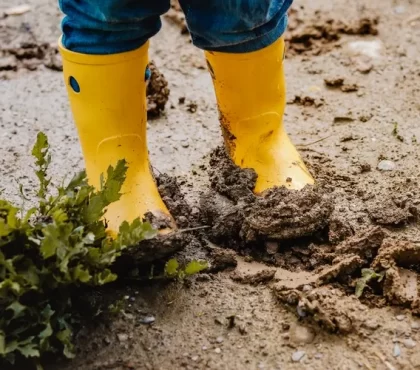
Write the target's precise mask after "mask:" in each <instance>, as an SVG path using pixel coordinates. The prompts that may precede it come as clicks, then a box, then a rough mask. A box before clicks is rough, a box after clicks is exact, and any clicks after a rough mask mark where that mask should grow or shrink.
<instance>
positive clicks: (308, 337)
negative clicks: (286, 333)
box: [290, 325, 315, 344]
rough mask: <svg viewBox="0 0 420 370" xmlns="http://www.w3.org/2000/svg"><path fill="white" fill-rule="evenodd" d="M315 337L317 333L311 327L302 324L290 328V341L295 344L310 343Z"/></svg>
mask: <svg viewBox="0 0 420 370" xmlns="http://www.w3.org/2000/svg"><path fill="white" fill-rule="evenodd" d="M314 338H315V333H314V331H313V330H312V329H311V328H308V327H306V326H301V325H293V326H292V327H291V328H290V341H291V342H293V343H294V344H309V343H312V342H313V340H314Z"/></svg>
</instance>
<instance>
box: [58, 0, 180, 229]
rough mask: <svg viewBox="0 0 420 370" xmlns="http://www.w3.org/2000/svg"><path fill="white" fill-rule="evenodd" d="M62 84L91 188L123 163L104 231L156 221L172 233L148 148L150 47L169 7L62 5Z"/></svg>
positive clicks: (164, 3) (123, 2)
mask: <svg viewBox="0 0 420 370" xmlns="http://www.w3.org/2000/svg"><path fill="white" fill-rule="evenodd" d="M60 5H61V8H62V10H63V11H64V12H65V14H66V17H65V19H64V21H63V37H62V41H61V43H60V51H61V54H62V56H63V71H64V80H65V83H66V87H67V91H68V95H69V99H70V105H71V108H72V112H73V117H74V121H75V123H76V126H77V129H78V133H79V139H80V143H81V147H82V151H83V156H84V160H85V165H86V172H87V175H88V179H89V182H90V184H91V185H93V186H95V187H97V188H99V187H100V177H101V174H105V175H106V173H107V169H108V167H109V166H115V165H116V164H117V162H118V161H119V160H125V161H126V163H127V166H128V170H127V176H126V179H125V182H124V185H123V188H122V191H121V192H122V196H121V198H120V199H119V200H118V201H117V202H115V203H113V204H111V205H110V206H109V207H108V208H107V212H106V214H105V218H106V221H107V224H108V229H109V230H110V231H111V232H113V233H116V232H117V231H118V229H119V226H120V225H121V223H122V222H123V221H128V222H131V221H133V220H134V219H136V218H138V217H140V218H143V216H145V215H146V214H152V215H154V218H153V220H155V221H156V222H157V223H158V224H156V227H158V228H163V229H165V232H167V231H170V230H171V229H172V228H174V227H175V226H174V225H173V220H172V218H171V217H170V214H169V212H168V210H167V208H166V206H165V204H164V203H163V201H162V199H161V197H160V195H159V192H158V189H157V186H156V183H155V181H154V178H153V175H152V173H151V171H150V166H149V159H148V151H147V142H146V141H147V140H146V82H145V71H146V67H147V64H148V42H147V40H148V39H149V37H151V36H153V35H154V34H155V33H156V32H157V31H158V30H159V28H160V20H159V15H160V14H161V13H163V12H164V11H165V10H166V9H167V8H168V7H169V0H153V1H149V0H61V3H60Z"/></svg>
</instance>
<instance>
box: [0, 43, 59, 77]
mask: <svg viewBox="0 0 420 370" xmlns="http://www.w3.org/2000/svg"><path fill="white" fill-rule="evenodd" d="M40 66H44V67H46V68H48V69H51V70H54V71H62V70H63V64H62V62H61V57H60V55H59V52H58V48H57V47H56V46H53V45H51V44H49V43H39V44H38V43H34V42H22V43H21V44H20V46H18V47H11V48H4V49H1V50H0V71H3V72H6V71H15V72H16V71H18V70H20V69H27V70H29V71H34V70H37V69H38V68H39V67H40Z"/></svg>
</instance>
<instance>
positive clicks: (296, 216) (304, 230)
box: [201, 148, 333, 243]
mask: <svg viewBox="0 0 420 370" xmlns="http://www.w3.org/2000/svg"><path fill="white" fill-rule="evenodd" d="M210 166H211V170H210V181H211V185H212V191H211V192H210V193H208V194H205V195H204V196H203V197H202V199H201V209H202V210H203V212H204V214H205V217H206V219H207V221H208V223H209V224H210V225H212V230H213V232H214V234H215V236H216V238H218V239H219V240H220V239H221V238H223V236H224V237H225V238H233V239H236V240H238V239H239V240H242V242H244V243H247V242H251V241H257V240H261V239H262V240H264V239H276V240H284V239H295V238H299V237H304V236H307V235H311V234H313V233H315V232H317V231H319V230H322V229H323V228H325V227H326V226H327V224H328V221H329V216H330V214H331V212H332V209H333V206H332V202H331V200H330V199H329V198H328V196H326V195H324V194H322V193H321V191H320V190H319V189H317V188H314V187H310V186H307V187H305V188H304V189H303V190H301V191H293V190H288V189H286V188H285V187H280V188H273V189H270V190H268V191H267V192H265V193H264V194H262V195H261V196H255V195H254V194H253V191H252V190H253V188H254V186H255V181H256V174H255V172H254V171H252V170H247V169H245V170H243V169H240V168H239V167H237V166H235V165H234V164H233V162H232V161H231V160H230V159H229V158H228V156H227V154H226V153H225V151H224V150H223V149H222V148H219V149H217V150H216V151H215V152H214V153H213V154H212V158H211V160H210Z"/></svg>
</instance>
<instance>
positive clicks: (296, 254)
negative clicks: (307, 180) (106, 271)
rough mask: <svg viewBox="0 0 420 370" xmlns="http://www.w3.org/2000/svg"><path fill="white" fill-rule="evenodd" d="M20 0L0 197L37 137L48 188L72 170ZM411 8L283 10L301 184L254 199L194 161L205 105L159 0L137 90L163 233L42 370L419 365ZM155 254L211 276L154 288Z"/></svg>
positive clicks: (176, 29) (35, 33) (241, 178)
mask: <svg viewBox="0 0 420 370" xmlns="http://www.w3.org/2000/svg"><path fill="white" fill-rule="evenodd" d="M28 3H30V4H31V6H32V11H29V12H28V13H26V14H24V15H23V16H19V17H8V18H7V19H5V18H2V19H0V41H1V43H0V44H1V46H0V49H1V54H0V69H2V71H0V75H1V78H2V81H1V84H0V89H1V91H2V94H3V96H4V97H5V99H2V104H1V111H2V115H1V116H0V127H1V134H2V135H3V137H4V140H3V141H2V145H0V152H1V154H2V155H1V164H2V165H1V166H0V174H1V178H2V179H4V181H3V183H2V184H0V185H1V186H0V187H1V188H2V190H3V188H4V189H5V190H4V195H5V196H6V197H7V198H9V197H10V198H11V199H13V200H17V202H19V201H20V199H21V198H20V197H19V195H18V194H17V195H16V194H14V190H13V188H14V186H12V185H13V184H15V183H16V181H18V182H19V183H24V184H25V186H26V187H27V188H31V187H33V186H34V184H35V183H36V182H35V181H36V179H34V178H31V177H30V175H28V174H30V173H31V172H32V171H31V166H32V159H31V158H30V155H29V154H28V153H29V151H30V149H28V148H30V146H31V145H32V142H33V138H34V137H35V136H36V133H37V132H38V131H40V130H42V131H44V132H46V133H47V134H48V136H49V138H51V143H52V150H54V156H53V157H54V161H53V162H54V163H53V164H52V166H53V171H54V172H53V173H54V178H57V179H59V178H62V175H64V174H65V173H68V172H69V171H70V172H73V170H74V169H81V168H82V167H83V162H82V158H81V154H80V152H79V146H78V142H77V133H76V131H75V130H74V127H73V125H71V116H70V113H69V112H70V111H69V108H68V102H67V97H66V93H65V89H64V88H63V86H62V84H63V82H62V77H61V75H60V74H59V73H53V71H52V70H54V69H56V70H59V69H60V59H59V56H58V55H57V53H56V48H55V46H54V45H55V40H57V39H58V36H59V17H60V14H59V12H58V10H51V8H52V7H51V3H49V2H48V1H45V0H33V1H32V0H31V1H29V2H28ZM6 6H7V5H4V7H6ZM0 7H1V5H0ZM7 7H8V6H7ZM2 10H4V9H3V8H2ZM419 12H420V7H419V4H416V3H415V2H412V1H411V2H410V1H400V2H398V4H396V3H395V2H393V1H373V2H367V1H361V2H358V3H357V4H356V3H350V2H348V1H336V2H334V4H330V3H328V2H322V1H308V0H300V1H296V2H295V3H294V5H293V8H292V10H291V12H290V26H289V29H288V31H287V33H286V35H285V38H286V42H287V50H288V51H287V53H286V61H285V71H286V76H287V84H288V104H287V107H286V114H285V117H284V119H285V125H286V127H287V130H288V132H289V133H290V135H291V138H292V139H293V141H294V142H295V144H296V145H297V147H298V149H299V151H300V152H301V153H302V156H303V159H304V161H305V163H306V164H307V165H308V168H309V169H310V171H311V173H313V174H314V176H315V177H316V183H317V187H316V188H306V189H304V191H303V192H301V193H300V194H299V195H297V194H295V193H294V192H290V191H287V190H286V189H284V188H283V189H281V188H279V189H274V190H273V191H271V192H267V193H266V194H264V195H263V196H262V197H256V196H255V195H254V194H253V191H252V190H253V187H254V185H255V181H256V175H255V173H254V172H253V171H252V170H240V169H238V168H237V167H235V166H233V165H232V163H231V162H229V161H228V159H227V157H226V156H223V154H222V152H221V151H220V149H219V151H215V152H214V154H213V156H211V158H210V159H209V160H208V157H206V158H205V159H202V158H203V156H209V155H210V153H211V151H212V150H214V149H215V147H216V146H217V145H220V144H221V143H222V138H221V134H220V129H219V125H218V122H217V109H216V102H215V100H214V93H213V90H212V89H211V78H210V76H209V75H208V73H207V72H206V71H205V70H204V69H203V68H205V60H204V59H203V58H202V53H201V52H200V51H198V50H196V49H195V48H194V47H193V46H192V44H191V41H190V38H189V37H188V36H187V37H185V36H182V35H181V34H180V33H181V32H182V33H186V34H187V35H188V32H187V29H186V25H185V18H184V17H183V15H182V13H181V12H180V8H179V6H178V5H176V4H175V2H174V3H173V4H172V10H171V12H170V13H169V18H168V17H166V16H165V17H163V24H164V27H163V30H162V32H161V33H160V34H158V35H157V36H156V37H155V38H154V39H153V40H152V42H151V60H154V61H155V62H156V64H155V65H156V66H158V68H159V70H160V72H163V73H164V75H165V77H163V76H161V75H160V74H158V73H156V74H155V77H156V79H155V83H152V84H149V87H148V89H149V88H150V94H149V95H150V97H151V98H152V99H151V100H149V105H150V107H151V110H152V111H153V112H152V113H149V116H150V115H154V114H156V115H157V117H156V119H154V120H153V121H151V122H150V125H149V128H148V133H149V136H148V142H149V149H150V155H151V162H152V165H153V167H154V169H156V174H160V173H161V172H162V173H163V172H168V173H169V175H168V176H164V175H160V176H157V182H158V186H159V190H160V192H161V195H162V198H163V199H164V201H165V203H166V204H167V206H168V208H169V210H170V211H171V213H172V215H173V217H174V220H175V221H176V223H177V225H178V231H177V233H174V234H173V235H172V237H173V238H174V239H173V240H171V241H169V238H161V239H158V240H157V243H155V244H153V245H144V246H142V247H140V246H139V248H138V249H136V253H135V254H133V255H131V256H125V260H124V259H121V261H124V263H121V265H120V267H121V271H130V273H132V274H129V276H126V275H124V274H122V275H121V280H120V282H119V283H118V282H117V284H115V285H113V286H110V287H109V288H110V291H108V292H101V294H102V295H104V296H105V297H106V298H107V299H108V298H109V299H110V301H109V302H112V301H115V300H122V301H123V302H124V308H123V310H122V312H120V313H119V314H118V315H115V316H109V317H108V316H107V317H101V318H99V319H98V320H97V321H95V322H91V323H87V324H86V326H85V327H83V328H81V330H80V331H79V332H78V334H77V337H76V340H77V348H78V357H77V358H76V359H75V360H74V361H73V362H70V363H66V362H61V363H57V360H56V359H54V361H52V363H51V364H50V365H48V364H46V369H51V370H56V369H60V370H64V369H74V368H80V369H86V370H93V369H105V368H108V369H141V370H143V369H160V368H162V369H166V368H177V369H178V368H179V369H202V368H209V369H223V368H229V369H238V370H239V369H241V370H242V369H277V368H285V369H292V370H293V369H302V368H312V369H315V370H323V369H356V368H366V369H385V368H386V369H412V368H414V369H415V368H420V356H419V355H418V346H419V343H420V320H419V318H418V317H416V316H420V303H419V275H420V269H419V266H420V260H419V258H420V257H419V249H420V244H419V242H420V229H419V213H420V187H419V184H420V179H419V167H418V164H419V163H420V162H419V160H420V156H419V153H420V152H419V146H418V145H419V144H418V143H419V142H420V131H419V129H418V112H419V107H418V99H417V98H416V97H417V96H418V71H419V68H418V67H419V66H418V50H420V47H419V40H420V32H419V27H418V20H416V18H415V17H416V15H417V14H418V13H419ZM46 45H48V46H46ZM50 45H52V46H50ZM50 54H51V55H52V56H53V57H54V60H55V62H53V63H52V64H51V65H57V67H54V66H53V67H48V66H46V65H45V63H49V58H50V57H49V55H50ZM152 73H153V71H152ZM164 80H167V81H168V82H167V84H166V83H165V81H164ZM166 89H170V90H171V91H170V95H168V91H166ZM166 99H167V102H166ZM164 102H166V106H165V103H164ZM164 107H165V109H164ZM167 107H170V108H171V109H168V108H167ZM162 113H163V114H162ZM55 148H56V149H55ZM209 189H210V191H209ZM317 215H319V217H318V216H317ZM151 221H152V222H156V223H157V226H158V227H165V226H167V224H166V223H165V222H161V221H162V220H159V219H155V220H153V219H151ZM159 225H160V226H159ZM168 258H176V259H177V260H178V261H179V262H180V264H181V265H182V264H185V263H188V262H189V261H191V260H193V259H203V260H206V261H208V262H209V269H208V270H206V271H204V272H203V273H200V274H198V275H196V276H193V277H192V278H189V279H186V280H182V281H176V282H174V281H172V282H170V281H168V280H167V279H164V278H162V275H161V274H162V272H163V268H164V265H165V262H166V261H167V260H168ZM151 266H153V273H154V275H155V277H156V279H152V280H150V273H151ZM131 267H133V269H131ZM91 296H92V298H94V299H95V300H99V301H102V302H106V303H108V301H107V300H105V301H104V300H103V298H101V297H99V298H98V299H97V297H96V293H92V295H91ZM337 353H339V354H340V356H337Z"/></svg>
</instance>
